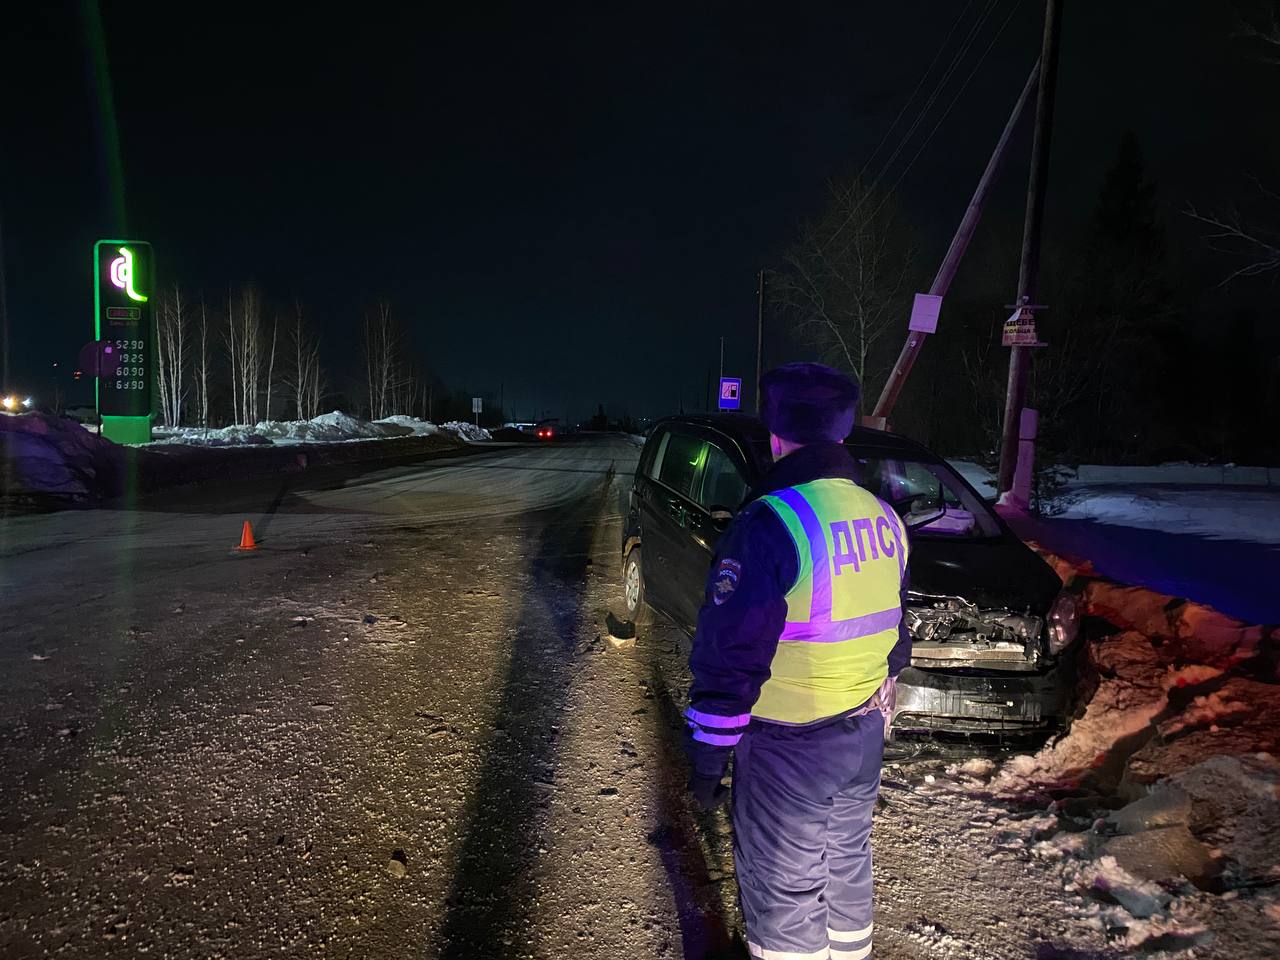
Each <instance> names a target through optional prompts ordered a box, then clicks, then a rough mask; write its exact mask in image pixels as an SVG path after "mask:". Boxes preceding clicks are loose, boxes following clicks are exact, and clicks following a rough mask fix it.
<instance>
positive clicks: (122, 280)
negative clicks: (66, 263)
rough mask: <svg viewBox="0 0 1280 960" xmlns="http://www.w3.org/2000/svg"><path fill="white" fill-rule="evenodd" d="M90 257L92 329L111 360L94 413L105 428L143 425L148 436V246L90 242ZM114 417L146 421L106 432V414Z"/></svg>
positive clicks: (151, 361)
mask: <svg viewBox="0 0 1280 960" xmlns="http://www.w3.org/2000/svg"><path fill="white" fill-rule="evenodd" d="M93 259H94V296H93V311H94V330H95V332H96V335H97V339H98V341H99V342H100V343H101V344H103V345H104V346H110V347H111V348H112V349H111V352H110V354H109V356H110V357H111V360H110V362H109V363H107V364H106V365H105V366H104V367H103V368H102V370H101V375H100V376H99V378H98V413H99V414H100V415H101V416H102V418H103V421H104V432H106V433H108V434H110V433H111V432H116V433H120V432H126V433H129V434H133V433H135V432H141V431H142V430H144V429H145V431H146V433H147V439H149V437H150V425H151V424H150V418H151V384H152V381H153V380H154V377H155V340H154V335H153V332H154V330H155V324H154V317H153V313H152V309H153V306H152V304H153V297H152V294H153V292H154V286H155V283H154V278H155V273H154V271H153V262H154V261H153V258H152V253H151V244H149V243H143V242H141V241H137V240H99V241H98V242H97V243H95V244H94V245H93ZM116 417H128V418H145V420H146V423H145V424H143V423H142V422H141V420H140V419H139V420H137V421H134V422H133V423H128V424H126V423H118V424H113V425H112V426H116V427H117V429H116V430H108V429H107V427H108V423H107V421H108V418H116ZM118 428H125V430H124V431H121V430H120V429H118ZM121 439H124V438H123V437H122V438H121ZM135 442H136V441H135Z"/></svg>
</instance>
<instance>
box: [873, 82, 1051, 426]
mask: <svg viewBox="0 0 1280 960" xmlns="http://www.w3.org/2000/svg"><path fill="white" fill-rule="evenodd" d="M1039 77H1040V61H1036V65H1035V66H1034V67H1032V68H1031V75H1030V76H1028V77H1027V82H1026V83H1025V84H1024V85H1023V87H1022V93H1021V94H1020V95H1019V97H1018V102H1017V103H1015V104H1014V106H1013V112H1012V113H1011V114H1009V119H1008V121H1007V122H1006V123H1005V125H1004V130H1003V132H1001V134H1000V139H999V140H998V141H996V148H995V149H994V150H993V151H991V159H990V160H988V161H987V167H986V169H985V170H983V172H982V176H981V177H980V178H979V179H978V186H977V187H976V188H975V189H974V191H973V198H972V199H971V200H970V201H969V206H968V207H967V208H966V209H965V211H964V216H963V217H962V218H961V219H960V226H959V227H957V228H956V232H955V236H954V237H953V238H952V239H951V246H950V247H949V248H948V249H947V255H946V256H945V257H943V258H942V266H940V267H938V273H937V276H935V277H934V278H933V283H932V285H931V286H930V287H929V293H930V294H932V295H933V296H937V297H943V296H946V294H947V291H948V290H949V289H950V288H951V281H952V280H953V279H954V278H955V275H956V271H957V270H958V269H960V261H961V260H962V259H963V258H964V253H965V251H966V250H968V249H969V241H970V240H972V239H973V233H974V231H975V230H976V229H977V228H978V221H979V220H980V219H981V218H982V210H983V208H984V207H985V206H986V205H987V198H988V197H989V196H990V195H991V190H992V188H993V187H994V186H995V184H996V180H997V179H998V177H999V174H1000V167H1001V166H1002V165H1003V164H1004V158H1005V155H1006V154H1007V153H1008V152H1009V143H1010V142H1011V141H1012V140H1013V135H1014V133H1015V132H1016V131H1017V129H1018V125H1019V123H1020V122H1021V120H1022V116H1023V114H1024V113H1025V111H1026V107H1027V104H1028V103H1030V102H1031V93H1032V91H1033V90H1035V89H1036V83H1037V81H1038V80H1039ZM927 336H928V334H927V333H924V332H923V331H919V330H911V331H909V332H908V334H907V342H906V343H905V344H903V346H902V352H901V353H900V354H899V355H898V361H897V363H895V364H894V366H893V370H892V371H890V373H889V379H888V380H886V381H885V384H884V389H883V390H882V391H881V392H880V399H879V400H877V401H876V405H875V410H874V412H873V413H872V416H874V417H884V418H886V419H887V418H888V416H889V414H891V413H892V412H893V407H894V404H896V403H897V402H898V395H899V394H900V393H902V387H903V385H904V384H905V383H906V382H907V375H908V374H909V373H911V368H912V367H913V366H914V365H915V362H916V357H918V356H919V355H920V350H921V349H922V348H923V347H924V341H925V338H926V337H927Z"/></svg>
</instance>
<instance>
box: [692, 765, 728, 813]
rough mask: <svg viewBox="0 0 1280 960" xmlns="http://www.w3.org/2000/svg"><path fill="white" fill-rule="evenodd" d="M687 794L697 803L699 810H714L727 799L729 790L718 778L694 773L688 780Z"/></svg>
mask: <svg viewBox="0 0 1280 960" xmlns="http://www.w3.org/2000/svg"><path fill="white" fill-rule="evenodd" d="M689 792H690V793H692V794H693V799H694V800H696V801H697V802H698V809H700V810H714V809H715V808H716V807H718V806H720V804H722V803H724V802H725V801H726V800H728V799H729V788H728V787H726V786H725V785H724V784H723V783H721V782H720V778H719V777H709V776H706V775H704V774H701V773H695V774H694V775H693V776H692V777H690V778H689Z"/></svg>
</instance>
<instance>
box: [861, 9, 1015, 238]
mask: <svg viewBox="0 0 1280 960" xmlns="http://www.w3.org/2000/svg"><path fill="white" fill-rule="evenodd" d="M1021 3H1022V0H1014V4H1013V7H1012V8H1011V9H1010V10H1009V15H1008V16H1006V17H1005V18H1004V22H1003V23H1002V24H1000V29H999V30H997V31H996V35H995V36H994V37H992V38H991V42H990V43H988V44H987V48H986V49H985V50H983V51H982V56H981V57H979V58H978V62H977V63H976V64H974V66H973V69H972V70H970V71H969V75H968V76H967V77H965V78H964V83H962V84H960V89H958V90H957V91H956V94H955V96H954V97H952V98H951V102H950V103H949V104H947V109H946V110H944V111H943V112H942V116H941V117H939V118H938V122H937V123H935V124H934V125H933V129H932V130H930V131H929V135H928V136H927V137H925V138H924V143H922V144H920V148H919V149H918V150H916V152H915V155H914V156H912V158H911V159H910V160H909V161H907V165H906V166H905V167H903V168H902V172H901V173H900V174H898V179H896V180H894V181H893V184H892V185H891V186H890V187H889V189H888V190H886V191H885V194H884V197H883V198H881V200H880V203H879V204H878V205H877V206H876V208H875V210H873V211H872V212H871V217H875V215H876V214H877V213H879V212H880V208H881V207H883V206H884V205H885V202H886V201H887V200H888V199H889V196H890V195H891V194H892V193H893V191H894V190H896V189H897V187H898V184H900V183H901V182H902V178H903V177H905V176H906V175H907V173H908V172H909V171H910V170H911V168H912V167H913V166H915V162H916V161H917V160H919V159H920V155H921V154H922V153H924V151H925V148H926V147H928V146H929V143H930V142H931V141H932V140H933V136H934V134H936V133H937V132H938V128H939V127H941V126H942V124H943V122H944V121H945V120H946V119H947V117H949V116H950V115H951V111H952V109H953V108H954V107H955V105H956V103H957V102H958V101H959V100H960V97H961V95H963V93H964V92H965V90H966V89H967V88H968V86H969V82H970V81H971V80H973V78H974V75H975V74H977V72H978V70H979V69H980V68H981V67H982V65H983V63H985V62H986V59H987V55H988V54H990V53H991V48H992V47H994V46H995V45H996V41H998V40H999V39H1000V37H1001V35H1002V34H1003V33H1004V31H1005V28H1006V27H1007V26H1009V21H1011V20H1012V19H1013V15H1014V14H1015V13H1017V12H1018V7H1019V6H1020V5H1021Z"/></svg>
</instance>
